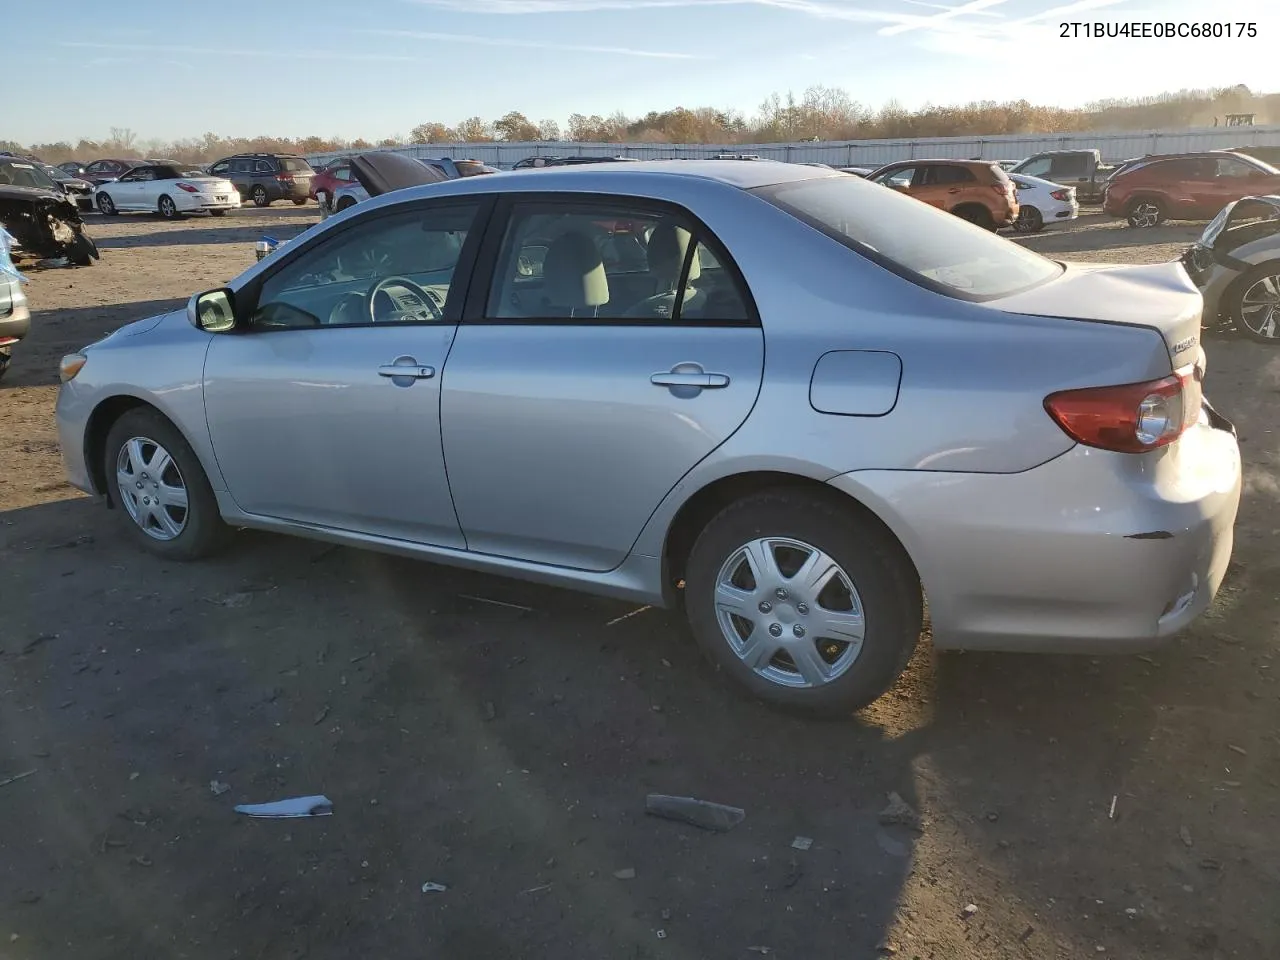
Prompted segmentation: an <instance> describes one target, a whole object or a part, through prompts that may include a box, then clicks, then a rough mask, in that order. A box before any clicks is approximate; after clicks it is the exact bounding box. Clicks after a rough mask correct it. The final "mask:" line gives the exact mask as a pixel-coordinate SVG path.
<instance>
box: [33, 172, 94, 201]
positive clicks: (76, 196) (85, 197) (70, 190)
mask: <svg viewBox="0 0 1280 960" xmlns="http://www.w3.org/2000/svg"><path fill="white" fill-rule="evenodd" d="M40 169H42V170H43V171H44V172H45V173H47V174H48V175H49V179H51V180H52V181H53V182H54V183H56V184H57V185H58V189H60V190H61V191H62V192H63V193H65V194H66V195H67V197H68V198H70V199H71V201H72V202H73V203H75V205H76V206H77V207H79V208H80V212H81V213H83V212H85V211H86V210H92V209H93V184H92V183H90V182H89V181H88V180H81V179H80V178H79V177H73V176H71V174H69V173H67V171H65V170H63V169H62V168H61V167H54V166H51V165H49V164H47V163H42V164H40Z"/></svg>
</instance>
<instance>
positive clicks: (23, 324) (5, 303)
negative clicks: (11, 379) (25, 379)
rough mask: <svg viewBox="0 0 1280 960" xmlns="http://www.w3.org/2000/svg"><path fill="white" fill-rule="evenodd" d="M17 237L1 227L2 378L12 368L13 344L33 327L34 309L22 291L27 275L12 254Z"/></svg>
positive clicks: (0, 322) (0, 332)
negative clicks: (20, 270)
mask: <svg viewBox="0 0 1280 960" xmlns="http://www.w3.org/2000/svg"><path fill="white" fill-rule="evenodd" d="M12 245H13V237H11V236H9V234H8V232H7V231H6V230H5V229H4V227H0V378H2V377H3V376H4V375H5V373H7V372H8V370H9V364H10V362H12V360H13V348H14V346H15V345H16V344H17V343H18V341H20V340H21V339H22V338H23V337H25V336H26V335H27V333H28V332H29V331H30V329H31V311H30V309H29V308H28V307H27V295H26V294H25V293H23V291H22V285H23V284H24V283H25V282H26V279H25V278H24V277H23V276H22V274H20V273H19V272H18V268H17V267H15V266H14V264H13V258H12V257H11V256H10V254H9V250H10V247H11V246H12Z"/></svg>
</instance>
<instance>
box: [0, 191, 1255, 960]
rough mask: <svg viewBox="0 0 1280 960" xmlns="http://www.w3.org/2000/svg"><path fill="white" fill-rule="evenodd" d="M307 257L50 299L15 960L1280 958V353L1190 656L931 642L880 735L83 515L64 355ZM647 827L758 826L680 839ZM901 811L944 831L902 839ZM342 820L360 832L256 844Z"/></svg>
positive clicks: (211, 228)
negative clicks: (62, 396) (282, 808)
mask: <svg viewBox="0 0 1280 960" xmlns="http://www.w3.org/2000/svg"><path fill="white" fill-rule="evenodd" d="M314 219H315V208H314V207H307V208H302V209H294V208H292V207H288V208H282V207H278V206H277V207H273V208H271V209H270V210H267V211H245V212H243V213H241V214H239V215H237V216H232V217H228V218H226V219H224V220H221V221H213V220H209V221H206V220H194V219H193V220H190V221H187V222H183V223H180V224H164V223H160V222H157V221H155V220H152V219H150V218H146V217H123V218H119V219H115V220H112V221H108V222H103V221H102V220H101V219H100V218H95V219H94V222H93V223H92V225H91V229H92V230H93V232H94V234H95V235H96V236H97V237H98V238H99V241H100V244H101V246H102V247H103V259H102V261H101V263H99V264H98V265H96V266H94V267H91V268H87V269H79V270H56V271H48V272H44V273H38V274H35V275H34V276H33V282H32V284H31V286H30V289H29V292H30V296H31V301H32V304H33V307H34V309H35V328H34V331H33V334H32V336H31V338H30V339H29V340H28V341H27V342H25V343H23V344H22V346H21V348H20V351H19V354H18V358H17V360H16V361H15V368H14V369H13V370H12V371H11V375H10V378H9V379H8V380H6V381H5V382H4V383H3V385H2V386H0V423H3V434H4V442H3V444H0V597H3V619H2V620H0V624H2V626H0V647H2V648H3V654H2V655H0V822H3V823H4V824H5V829H3V830H0V956H3V957H5V958H62V957H70V956H75V957H79V958H85V960H91V958H99V957H102V958H107V957H111V958H115V957H128V958H137V960H145V958H152V957H155V958H161V957H164V958H173V957H190V958H204V957H218V958H227V957H246V958H259V957H270V958H298V957H308V958H344V960H345V958H350V957H353V956H378V957H408V956H423V957H459V958H481V957H483V958H486V960H497V958H503V957H530V958H534V957H554V958H558V960H563V958H577V957H672V958H677V957H678V958H690V960H693V958H697V960H701V958H713V957H724V958H731V957H744V958H745V957H752V956H761V955H762V954H764V953H765V952H766V950H765V948H767V950H768V951H769V953H770V955H776V956H777V957H781V958H787V957H795V958H827V957H837V956H838V957H849V958H854V960H860V958H865V957H872V956H876V955H878V954H884V953H889V952H893V951H896V953H897V955H898V956H902V957H913V958H914V957H918V958H938V960H941V958H948V960H953V958H954V960H965V958H987V957H1026V958H1046V957H1086V956H1088V957H1094V956H1099V955H1106V956H1115V957H1125V958H1150V960H1184V958H1187V960H1189V958H1200V957H1248V958H1258V957H1272V956H1277V955H1280V911H1278V910H1277V909H1276V906H1277V903H1278V902H1280V901H1278V900H1277V894H1276V890H1277V884H1280V829H1278V828H1280V822H1278V819H1277V805H1276V799H1277V790H1278V788H1280V740H1278V738H1277V731H1278V730H1280V725H1278V723H1277V721H1278V720H1280V685H1277V683H1276V677H1275V676H1273V674H1275V673H1277V672H1280V662H1278V661H1277V660H1276V658H1275V651H1276V639H1277V623H1278V622H1280V620H1278V617H1280V596H1278V594H1280V591H1278V590H1277V586H1276V585H1277V583H1278V582H1280V580H1278V578H1277V573H1278V572H1280V560H1278V559H1277V557H1276V554H1275V552H1274V549H1273V544H1274V543H1275V542H1276V540H1275V533H1276V527H1277V524H1278V523H1280V521H1277V516H1280V514H1278V513H1277V500H1278V499H1280V485H1278V484H1277V462H1278V456H1280V449H1278V440H1280V437H1278V436H1277V434H1276V433H1274V432H1273V430H1274V429H1275V427H1274V424H1275V417H1274V410H1275V409H1276V400H1277V398H1276V394H1277V390H1278V389H1280V353H1274V352H1271V351H1268V350H1267V349H1266V348H1264V347H1260V346H1256V345H1253V344H1250V343H1246V342H1236V341H1221V340H1217V341H1211V342H1210V343H1209V358H1210V359H1209V371H1210V373H1209V382H1208V391H1209V394H1210V395H1211V397H1212V398H1213V399H1214V401H1215V403H1216V405H1217V406H1218V407H1219V409H1220V410H1222V412H1223V413H1225V414H1226V415H1227V416H1228V417H1231V418H1232V419H1234V420H1235V421H1236V423H1237V424H1238V425H1239V427H1240V432H1241V440H1242V445H1243V446H1242V449H1243V451H1244V456H1245V459H1246V479H1247V489H1246V493H1245V500H1244V504H1243V507H1242V512H1241V517H1240V523H1239V528H1238V534H1237V552H1236V562H1235V564H1234V567H1233V569H1232V571H1231V573H1230V575H1229V579H1228V582H1227V585H1226V587H1225V588H1224V591H1223V595H1222V597H1221V599H1220V601H1219V602H1218V603H1217V605H1216V606H1215V608H1214V610H1213V611H1212V613H1211V615H1210V616H1208V617H1207V618H1205V619H1204V620H1203V621H1202V622H1201V623H1200V624H1199V625H1198V626H1197V627H1196V628H1195V629H1194V630H1193V631H1192V632H1191V633H1190V634H1189V635H1188V636H1186V637H1185V638H1183V639H1181V640H1179V641H1178V642H1176V643H1174V644H1172V645H1171V646H1169V647H1168V648H1167V649H1165V650H1163V651H1161V652H1159V653H1157V654H1154V655H1150V656H1145V657H1124V658H1114V659H1098V660H1095V659H1089V658H1065V657H1063V658H1057V657H1030V656H1008V655H974V654H968V655H955V654H949V655H945V656H940V655H935V654H934V653H933V652H932V650H930V649H929V648H928V645H927V644H925V645H923V646H922V648H921V650H920V652H919V654H918V655H917V657H916V659H915V660H914V662H913V663H912V665H911V667H910V669H909V671H908V673H907V675H906V676H905V677H904V678H903V680H902V681H901V682H900V683H899V684H898V686H897V687H896V689H894V690H893V691H892V692H891V693H890V694H889V695H888V696H887V697H885V698H884V699H883V700H882V701H880V702H878V703H877V704H875V705H874V706H873V707H871V708H870V709H868V710H867V711H865V712H864V713H863V714H862V715H860V716H859V717H857V718H856V719H851V720H849V721H847V722H842V723H806V722H801V721H797V720H791V719H787V718H783V717H780V716H778V715H777V714H774V713H772V712H770V711H768V710H766V709H764V708H762V707H759V706H756V705H754V704H751V703H747V702H744V701H742V700H740V699H739V698H738V697H737V696H735V695H734V694H733V693H732V692H730V691H728V690H726V689H725V688H724V687H723V686H722V685H721V684H720V683H719V682H718V681H717V678H716V677H715V675H714V674H713V673H712V671H711V670H710V669H708V667H707V666H706V665H704V663H703V662H702V661H701V660H700V658H699V656H698V655H697V653H696V651H695V650H694V648H693V646H692V644H691V642H690V641H689V640H688V638H687V637H686V635H685V633H684V631H683V629H682V627H681V626H680V624H679V623H678V622H677V621H676V620H675V619H674V618H673V617H671V616H668V615H666V614H663V613H660V612H657V611H652V610H651V611H646V612H643V613H640V614H638V615H636V616H633V617H630V618H628V619H625V620H621V621H617V620H616V618H618V617H620V616H622V615H623V614H625V613H627V612H628V608H627V607H626V606H624V605H619V604H616V603H611V602H607V601H601V600H595V599H592V598H586V597H582V596H578V595H573V594H568V593H563V592H558V591H555V590H548V589H544V588H538V587H533V586H529V585H525V584H521V583H517V582H514V581H507V580H502V579H496V578H490V577H484V576H479V575H475V574H469V573H462V572H457V571H452V570H448V569H445V568H440V567H434V566H430V565H427V564H422V563H411V562H406V561H400V560H393V559H387V558H384V557H380V556H375V555H371V554H365V553H358V552H355V551H351V550H345V549H334V548H328V547H325V546H322V545H318V544H314V543H308V542H304V541H299V540H287V539H283V538H277V537H271V536H265V535H244V536H242V537H240V538H239V539H238V542H237V543H236V544H235V545H234V546H233V548H232V549H230V550H229V551H228V552H227V553H226V554H224V555H222V556H220V557H219V558H218V559H217V560H215V561H213V562H208V563H202V564H198V565H186V566H184V565H177V564H166V563H163V562H161V561H159V560H156V559H154V558H152V557H150V556H146V555H143V554H141V553H139V552H138V551H137V550H135V549H134V548H132V547H130V546H129V545H128V544H127V543H125V542H124V541H123V540H122V539H121V538H120V537H119V535H118V533H117V527H116V523H117V519H118V518H117V517H116V516H114V515H112V514H109V513H108V512H107V511H105V510H103V509H100V508H98V507H95V506H93V505H92V504H90V503H89V502H88V501H87V500H86V499H84V498H82V497H80V496H79V495H78V494H76V493H75V492H74V491H73V490H71V489H70V488H68V487H67V486H65V485H64V484H63V483H62V473H61V468H60V464H59V461H58V453H57V447H56V443H55V436H54V428H53V421H52V410H53V402H54V395H55V391H56V380H57V376H56V362H57V358H58V357H59V356H60V355H61V354H62V353H65V352H67V351H69V350H72V349H75V348H76V347H78V346H80V345H82V344H84V343H85V342H88V341H90V340H93V339H95V338H97V337H98V336H100V335H101V334H102V333H104V332H106V331H108V330H110V329H112V328H113V327H115V326H117V325H119V324H121V323H124V322H126V321H128V320H131V319H134V318H137V317H140V316H144V315H146V314H150V313H155V312H157V311H159V310H163V309H166V308H168V307H170V306H171V305H176V304H177V303H179V302H180V301H181V299H182V298H185V297H186V296H187V295H188V294H189V293H191V292H193V291H195V290H197V289H201V288H204V287H208V286H212V285H215V284H217V283H219V282H221V281H224V280H226V279H229V278H230V277H232V276H233V275H235V274H236V273H238V272H239V271H240V270H241V269H242V268H244V267H245V266H247V265H248V264H249V263H251V262H252V259H253V253H252V242H253V241H254V240H256V239H257V238H258V237H259V236H260V235H261V234H263V233H270V234H272V235H274V236H277V237H283V236H290V235H292V234H293V233H294V232H295V231H297V230H298V229H300V228H301V227H303V226H305V225H306V224H309V223H310V222H312V221H313V220H314ZM1198 229H1199V227H1197V226H1190V225H1179V226H1175V227H1166V228H1161V229H1159V230H1153V231H1144V232H1138V231H1132V230H1128V229H1125V228H1123V227H1118V226H1116V225H1115V224H1113V223H1110V222H1107V221H1105V220H1103V219H1102V218H1101V217H1098V216H1096V215H1095V216H1089V217H1085V218H1082V219H1081V221H1080V222H1079V224H1078V225H1076V226H1074V227H1073V228H1072V229H1070V230H1062V229H1052V230H1050V231H1049V232H1047V233H1045V234H1043V235H1041V236H1038V237H1034V238H1031V239H1029V240H1027V241H1026V242H1027V243H1028V245H1029V246H1032V247H1034V248H1036V249H1039V250H1042V251H1044V252H1046V253H1050V254H1051V255H1053V256H1059V257H1063V258H1072V259H1094V260H1108V261H1114V262H1135V261H1152V260H1163V259H1169V258H1170V257H1172V256H1174V255H1176V254H1177V253H1178V252H1179V250H1180V249H1181V247H1182V246H1183V245H1184V244H1185V243H1186V242H1187V241H1188V240H1189V239H1190V238H1191V237H1193V236H1194V235H1195V234H1196V232H1198ZM486 601H501V602H503V603H505V604H515V605H519V606H521V607H527V608H530V609H528V610H521V609H517V608H515V607H510V606H497V605H494V604H493V603H490V602H486ZM28 771H34V772H33V773H31V775H30V776H27V777H25V778H24V779H21V780H16V781H13V782H8V783H4V782H2V781H4V780H5V779H6V778H8V777H13V776H17V775H21V774H24V773H27V772H28ZM214 780H216V781H219V782H220V783H226V784H228V785H229V787H230V789H229V790H227V791H226V792H225V793H221V794H219V795H214V793H213V792H212V791H211V790H210V781H214ZM220 789H221V788H220ZM651 791H654V792H666V793H674V794H693V795H696V796H699V797H705V798H708V799H713V800H719V801H722V802H727V803H731V804H735V805H738V806H741V807H744V808H745V809H746V810H747V818H746V821H745V822H744V823H743V824H742V825H740V826H739V827H738V828H737V829H735V830H734V831H733V832H731V833H728V834H723V835H720V834H709V833H703V832H700V831H698V830H696V829H694V828H690V827H683V826H680V825H678V824H674V823H670V822H666V821H660V820H654V819H651V818H646V817H645V816H644V815H643V812H642V811H643V804H644V796H645V794H646V793H648V792H651ZM890 791H895V792H897V793H899V794H900V795H901V796H902V797H903V798H904V799H905V800H906V801H907V802H908V803H909V804H910V805H911V806H912V807H914V808H915V809H916V810H918V811H919V812H920V814H921V816H922V817H923V825H922V830H921V831H920V832H918V833H917V832H914V831H911V830H909V829H907V828H904V827H898V826H893V827H884V826H881V825H880V824H879V822H878V820H877V812H878V811H879V810H880V809H881V808H883V807H884V806H885V803H886V794H887V793H888V792H890ZM321 792H323V793H325V794H327V795H328V796H329V797H330V798H331V799H332V801H333V803H334V816H332V817H330V818H325V819H315V820H298V821H275V822H271V821H252V820H248V819H245V818H243V817H238V816H236V815H235V814H233V813H232V812H231V807H232V805H233V804H235V803H240V802H252V801H264V800H272V799H277V798H280V797H287V796H296V795H302V794H311V793H321ZM1113 803H1114V816H1111V812H1112V807H1113ZM797 836H803V837H809V838H811V839H812V841H813V842H812V846H811V848H810V849H807V850H798V849H795V848H793V846H792V841H793V839H795V838H796V837H797ZM627 870H634V872H635V874H634V878H632V879H620V878H618V877H616V876H615V872H616V871H627ZM624 876H627V874H625V873H624ZM427 881H432V882H437V883H441V884H444V885H446V886H447V887H448V889H447V891H445V892H429V893H424V892H422V889H421V888H422V884H423V883H424V882H427ZM969 904H972V905H974V907H976V911H971V915H969V916H967V917H966V915H965V908H966V906H967V905H969Z"/></svg>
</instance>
